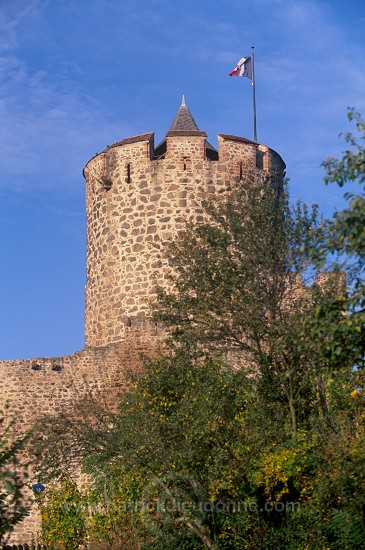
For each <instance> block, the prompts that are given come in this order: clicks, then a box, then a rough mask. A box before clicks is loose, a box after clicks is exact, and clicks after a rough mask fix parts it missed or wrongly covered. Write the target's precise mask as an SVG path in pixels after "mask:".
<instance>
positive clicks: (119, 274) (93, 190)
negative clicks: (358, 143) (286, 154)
mask: <svg viewBox="0 0 365 550" xmlns="http://www.w3.org/2000/svg"><path fill="white" fill-rule="evenodd" d="M284 170H285V164H284V162H283V160H282V159H281V157H280V156H279V155H278V154H277V153H276V152H275V151H273V150H272V149H270V148H268V147H266V146H265V145H262V144H259V143H256V142H253V141H250V140H248V139H246V138H242V137H237V136H231V135H225V134H219V135H218V150H216V149H215V148H214V147H213V146H212V145H210V143H209V142H208V141H207V136H206V133H205V132H202V131H200V130H199V128H198V126H197V125H196V123H195V120H194V119H193V117H192V115H191V113H190V111H189V109H188V108H187V106H186V104H185V101H184V99H183V103H182V105H181V107H180V108H179V110H178V112H177V114H176V117H175V119H174V121H173V123H172V125H171V128H170V130H169V131H168V132H167V134H166V137H165V138H164V140H163V141H162V142H161V143H160V144H159V145H158V146H157V147H155V146H154V134H153V133H146V134H142V135H139V136H135V137H131V138H127V139H123V140H122V141H120V142H118V143H114V144H113V145H111V146H109V147H107V148H106V149H105V150H104V151H103V152H102V153H100V154H98V155H96V156H95V157H93V158H92V159H91V160H90V161H89V162H88V163H87V164H86V167H85V169H84V177H85V179H86V212H87V262H86V263H87V281H86V292H85V295H86V306H85V349H84V350H82V351H78V352H76V353H74V354H73V355H71V356H66V357H59V358H34V359H29V360H14V361H0V396H1V399H2V402H3V403H5V402H8V403H9V411H10V413H9V414H10V415H13V417H15V419H16V421H17V426H18V428H19V433H21V432H24V431H25V430H27V429H29V428H30V427H31V426H32V424H33V422H34V420H35V419H37V418H39V417H41V416H42V415H44V414H49V413H51V414H53V413H57V412H59V411H61V410H64V409H66V408H67V406H68V405H70V404H72V403H73V402H74V401H75V400H77V399H79V398H81V397H83V396H85V395H86V394H91V395H93V396H94V397H96V398H98V396H100V397H103V398H107V399H108V400H109V402H110V403H111V404H113V403H115V402H117V399H118V396H119V395H120V394H121V393H122V392H123V391H125V389H126V387H127V384H128V378H127V374H128V372H129V371H136V370H138V369H140V368H141V360H140V353H145V354H150V355H151V354H152V355H156V354H158V353H160V345H161V342H162V339H163V334H162V332H160V330H159V328H158V327H155V326H154V325H153V323H152V322H151V321H150V319H149V308H150V303H151V302H153V300H154V298H155V288H156V285H162V286H166V285H168V284H169V282H168V274H169V272H170V269H171V267H170V266H169V264H168V261H167V260H166V258H165V257H164V245H165V244H166V243H168V242H171V240H172V239H174V238H175V237H176V235H177V233H178V232H179V231H180V230H181V229H183V228H184V226H185V223H186V222H187V221H193V222H198V223H199V222H201V221H203V219H204V214H203V207H202V203H203V201H205V200H207V199H214V200H215V199H217V200H218V197H222V196H223V195H222V193H220V191H224V190H225V189H226V188H227V187H228V186H229V185H230V184H232V183H234V182H239V181H242V182H243V181H247V182H252V184H254V183H255V182H258V181H266V180H267V181H271V182H273V183H274V184H280V182H281V181H282V178H283V175H284ZM30 483H33V480H30ZM38 531H39V521H38V517H37V514H36V510H32V514H31V516H30V517H29V518H28V519H26V520H25V521H24V522H23V523H22V524H20V525H19V526H18V527H17V529H16V531H15V532H14V534H13V537H12V540H11V542H12V543H13V544H15V543H22V544H25V543H30V541H31V539H32V536H34V535H36V533H37V532H38Z"/></svg>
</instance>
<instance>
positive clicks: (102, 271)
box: [84, 131, 285, 346]
mask: <svg viewBox="0 0 365 550" xmlns="http://www.w3.org/2000/svg"><path fill="white" fill-rule="evenodd" d="M165 139H166V149H165V151H164V153H163V154H162V155H160V156H159V157H158V158H154V146H153V134H152V133H149V134H143V135H140V136H136V137H134V138H128V139H126V140H123V141H121V142H119V143H116V144H114V145H112V146H110V147H108V148H107V149H106V150H105V151H104V152H103V153H101V154H99V155H96V156H95V157H94V158H93V159H91V160H90V161H89V162H88V164H87V165H86V167H85V170H84V175H85V178H86V188H87V192H86V196H87V199H86V201H87V284H86V293H85V294H86V311H85V335H86V345H87V346H105V345H108V344H110V343H115V342H120V341H122V340H123V338H124V331H125V327H126V326H128V325H130V324H131V323H133V322H134V318H135V317H136V316H141V315H143V314H146V315H148V312H149V305H150V302H151V301H153V300H154V298H155V288H156V285H161V286H164V285H168V275H169V271H170V268H169V265H168V262H167V259H166V257H165V255H164V243H166V242H170V241H171V240H172V239H173V238H175V237H176V234H177V232H178V231H179V230H181V229H182V228H183V227H184V226H185V223H186V222H187V221H193V222H200V221H202V220H203V209H202V202H203V201H204V200H207V199H212V198H217V197H219V196H220V191H222V190H224V189H226V188H227V187H228V186H229V185H230V184H232V183H233V182H237V181H248V182H252V183H253V184H254V182H255V181H259V180H260V181H261V180H263V179H268V178H269V179H272V180H273V181H274V182H275V181H281V180H282V176H283V171H284V168H285V165H284V163H283V161H282V159H281V157H280V156H279V155H277V153H275V152H274V151H272V150H271V149H269V148H268V147H266V146H264V145H261V144H257V143H254V142H252V141H250V140H247V139H245V138H240V137H237V136H229V135H223V134H221V135H219V136H218V160H211V159H210V158H207V156H206V147H205V143H206V134H205V132H200V131H188V132H181V131H180V132H171V131H170V132H168V133H167V135H166V138H165Z"/></svg>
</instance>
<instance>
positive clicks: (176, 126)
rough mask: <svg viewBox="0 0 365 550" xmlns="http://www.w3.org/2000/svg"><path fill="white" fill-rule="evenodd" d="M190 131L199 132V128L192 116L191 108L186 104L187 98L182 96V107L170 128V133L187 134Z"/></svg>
mask: <svg viewBox="0 0 365 550" xmlns="http://www.w3.org/2000/svg"><path fill="white" fill-rule="evenodd" d="M189 130H197V131H198V132H199V128H198V125H197V123H196V122H195V120H194V117H193V115H192V114H191V112H190V110H189V107H187V105H186V103H185V96H182V102H181V106H180V107H179V110H178V112H177V113H176V116H175V118H174V120H173V122H172V124H171V126H170V130H169V132H186V131H189Z"/></svg>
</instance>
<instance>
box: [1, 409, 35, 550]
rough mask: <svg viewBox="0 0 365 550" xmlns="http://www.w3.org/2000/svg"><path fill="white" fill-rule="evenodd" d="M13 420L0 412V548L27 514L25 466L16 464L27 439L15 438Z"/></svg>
mask: <svg viewBox="0 0 365 550" xmlns="http://www.w3.org/2000/svg"><path fill="white" fill-rule="evenodd" d="M13 427H14V421H10V422H8V421H7V420H6V418H5V416H4V415H3V413H2V412H1V413H0V545H1V546H2V547H3V545H5V544H6V541H7V540H8V537H9V534H10V533H11V531H12V530H13V528H14V526H15V525H17V524H18V523H20V522H21V521H22V520H23V519H24V517H25V516H27V515H28V513H29V507H28V506H27V502H26V500H25V498H24V495H23V488H24V482H25V480H26V478H27V469H26V466H25V465H24V464H23V465H21V464H20V463H19V459H18V456H19V452H20V451H21V450H22V449H23V448H24V444H25V441H26V437H23V438H14V430H13Z"/></svg>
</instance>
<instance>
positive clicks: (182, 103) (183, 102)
mask: <svg viewBox="0 0 365 550" xmlns="http://www.w3.org/2000/svg"><path fill="white" fill-rule="evenodd" d="M181 107H186V103H185V96H184V94H183V96H182V101H181Z"/></svg>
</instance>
